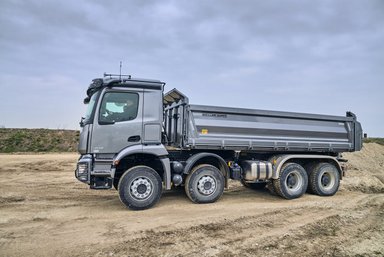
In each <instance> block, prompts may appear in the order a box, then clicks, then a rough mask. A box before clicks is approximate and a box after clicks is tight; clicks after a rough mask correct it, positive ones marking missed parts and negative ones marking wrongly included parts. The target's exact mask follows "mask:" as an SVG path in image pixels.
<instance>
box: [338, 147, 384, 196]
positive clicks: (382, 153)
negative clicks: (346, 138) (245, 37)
mask: <svg viewBox="0 0 384 257" xmlns="http://www.w3.org/2000/svg"><path fill="white" fill-rule="evenodd" d="M344 157H345V158H346V159H348V163H347V168H348V172H347V176H346V177H344V178H343V180H342V183H341V190H349V191H361V192H363V193H384V146H383V145H379V144H376V143H367V144H364V146H363V149H362V150H361V151H360V152H354V153H345V154H344Z"/></svg>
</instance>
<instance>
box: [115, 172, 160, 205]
mask: <svg viewBox="0 0 384 257" xmlns="http://www.w3.org/2000/svg"><path fill="white" fill-rule="evenodd" d="M118 190H119V197H120V201H121V202H122V203H123V204H125V206H127V207H128V208H129V209H132V210H144V209H148V208H150V207H152V206H154V205H155V204H156V203H157V202H158V201H159V200H160V197H161V193H162V183H161V178H160V176H159V174H158V173H157V172H156V171H155V170H154V169H152V168H150V167H147V166H136V167H132V168H130V169H129V170H127V171H126V172H125V173H124V174H123V176H122V177H121V178H120V182H119V185H118Z"/></svg>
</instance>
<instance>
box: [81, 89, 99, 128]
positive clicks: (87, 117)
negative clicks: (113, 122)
mask: <svg viewBox="0 0 384 257" xmlns="http://www.w3.org/2000/svg"><path fill="white" fill-rule="evenodd" d="M99 94H100V91H99V92H97V93H95V94H93V95H92V97H91V99H90V100H89V103H88V107H87V111H86V112H85V116H84V124H90V123H92V119H93V114H94V109H95V104H96V101H97V98H98V97H99Z"/></svg>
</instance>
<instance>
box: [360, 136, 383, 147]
mask: <svg viewBox="0 0 384 257" xmlns="http://www.w3.org/2000/svg"><path fill="white" fill-rule="evenodd" d="M364 143H377V144H379V145H384V138H382V137H369V138H364Z"/></svg>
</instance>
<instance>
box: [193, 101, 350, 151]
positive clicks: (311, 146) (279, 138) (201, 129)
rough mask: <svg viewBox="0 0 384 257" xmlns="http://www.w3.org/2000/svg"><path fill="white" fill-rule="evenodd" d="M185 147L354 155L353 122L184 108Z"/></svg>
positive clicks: (215, 108)
mask: <svg viewBox="0 0 384 257" xmlns="http://www.w3.org/2000/svg"><path fill="white" fill-rule="evenodd" d="M188 107H189V108H188V109H189V111H188V137H187V138H188V140H187V142H186V146H187V147H191V148H196V149H204V148H205V149H232V150H233V149H235V150H263V151H305V152H306V151H313V152H343V151H354V128H355V126H354V122H356V121H355V120H354V118H352V117H342V116H329V115H317V114H303V113H291V112H276V111H263V110H251V109H241V108H227V107H212V106H202V105H189V106H188Z"/></svg>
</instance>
